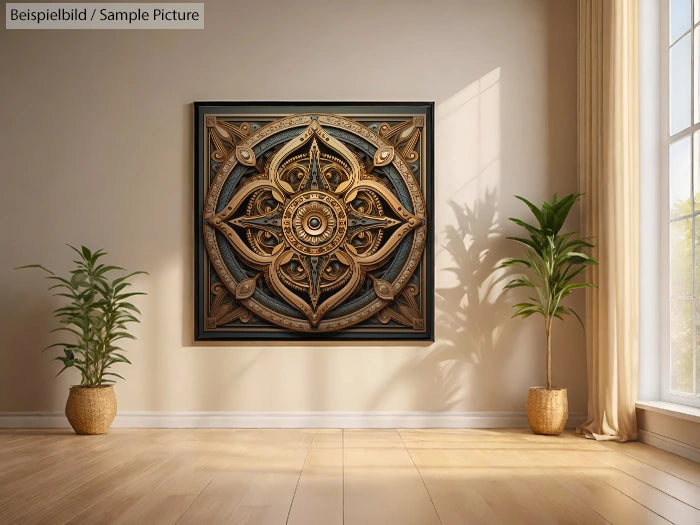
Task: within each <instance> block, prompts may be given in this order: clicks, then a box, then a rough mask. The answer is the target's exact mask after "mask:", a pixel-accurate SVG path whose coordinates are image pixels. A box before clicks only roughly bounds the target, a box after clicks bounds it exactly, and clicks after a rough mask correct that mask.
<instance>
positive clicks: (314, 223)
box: [282, 190, 347, 256]
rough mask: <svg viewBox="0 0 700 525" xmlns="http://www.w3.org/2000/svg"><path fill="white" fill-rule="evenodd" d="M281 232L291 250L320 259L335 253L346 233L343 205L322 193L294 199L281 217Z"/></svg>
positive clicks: (308, 193) (311, 192)
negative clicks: (327, 254)
mask: <svg viewBox="0 0 700 525" xmlns="http://www.w3.org/2000/svg"><path fill="white" fill-rule="evenodd" d="M282 231H283V232H284V236H285V239H286V240H287V242H289V244H290V245H291V247H292V248H294V249H295V250H296V251H297V252H299V253H301V254H304V255H311V256H319V255H325V254H326V253H330V252H332V251H333V250H335V249H336V248H337V247H338V246H340V245H341V243H342V242H343V240H344V239H345V234H346V233H347V215H346V214H345V209H344V207H343V205H342V204H341V202H340V201H339V200H338V199H337V198H336V197H335V196H333V195H331V194H330V193H327V192H325V191H321V190H318V191H317V190H312V191H306V192H304V193H301V194H299V195H297V196H296V197H294V198H293V199H292V200H291V201H289V203H288V204H287V206H286V207H285V209H284V212H283V214H282Z"/></svg>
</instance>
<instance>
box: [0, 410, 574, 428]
mask: <svg viewBox="0 0 700 525" xmlns="http://www.w3.org/2000/svg"><path fill="white" fill-rule="evenodd" d="M584 420H585V415H584V414H579V413H572V414H569V421H568V423H567V428H574V427H576V426H577V425H579V424H581V423H583V422H584ZM527 426H528V425H527V417H526V415H525V413H524V412H119V413H118V414H117V417H116V418H115V420H114V423H113V424H112V428H527ZM0 428H69V425H68V421H66V418H65V416H64V415H63V413H61V412H0Z"/></svg>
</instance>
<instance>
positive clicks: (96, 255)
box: [18, 245, 146, 386]
mask: <svg viewBox="0 0 700 525" xmlns="http://www.w3.org/2000/svg"><path fill="white" fill-rule="evenodd" d="M68 246H70V245H68ZM70 248H71V249H73V251H75V252H76V253H77V254H78V256H79V259H78V260H75V261H73V262H74V263H75V267H74V269H73V270H71V271H70V275H69V276H67V277H61V276H59V275H56V274H55V273H54V272H52V271H51V270H49V269H48V268H45V267H44V266H42V265H40V264H29V265H26V266H21V267H20V268H18V269H21V268H40V269H41V270H43V271H44V272H46V273H48V275H47V279H49V280H51V281H53V282H54V283H55V284H53V285H52V286H50V287H49V290H55V292H54V294H53V295H55V296H59V297H64V298H66V299H67V300H68V304H67V305H65V306H61V307H59V308H56V309H55V310H54V315H55V316H56V318H57V319H58V321H59V322H60V323H61V325H62V326H59V327H58V328H56V329H54V330H52V332H65V333H66V334H68V336H69V337H70V338H71V339H72V341H70V342H60V343H55V344H52V345H49V346H47V347H46V349H45V350H48V349H49V348H54V347H60V348H63V355H59V356H58V357H56V358H55V360H56V361H61V362H62V363H63V368H61V370H60V371H59V372H58V374H61V373H62V372H63V371H64V370H66V369H67V368H71V367H75V368H77V369H78V370H80V373H81V376H82V377H81V381H80V385H81V386H99V385H105V384H111V383H114V379H113V378H117V377H118V378H120V379H124V378H123V377H122V376H120V375H119V374H117V373H115V372H110V371H109V370H110V368H111V367H112V365H114V364H116V363H128V364H131V361H129V360H128V359H127V357H126V356H125V355H124V350H123V349H122V348H121V347H119V346H118V345H119V344H120V343H119V341H120V340H122V339H136V338H135V337H134V336H133V335H132V334H131V333H129V331H128V327H127V325H128V324H129V323H138V322H139V320H138V318H137V317H136V315H137V314H139V315H140V314H141V312H140V310H139V309H138V308H137V307H136V306H135V305H134V304H132V303H131V302H129V301H128V300H127V299H129V298H130V297H133V296H135V295H145V293H144V292H126V291H125V289H126V288H127V287H129V286H131V283H130V282H129V281H128V279H129V278H131V277H133V276H134V275H138V274H145V273H146V272H143V271H137V272H131V273H128V274H126V275H121V276H120V277H116V278H114V279H112V278H111V276H112V275H113V272H115V271H121V272H125V271H126V270H124V268H122V267H120V266H107V265H105V264H102V263H101V262H100V259H101V258H102V257H103V256H104V255H106V253H105V252H104V251H103V250H97V251H95V252H91V251H90V250H89V249H88V248H86V247H85V246H81V249H80V250H78V249H77V248H75V247H74V246H70Z"/></svg>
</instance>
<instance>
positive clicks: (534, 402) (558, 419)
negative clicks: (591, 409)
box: [525, 386, 569, 436]
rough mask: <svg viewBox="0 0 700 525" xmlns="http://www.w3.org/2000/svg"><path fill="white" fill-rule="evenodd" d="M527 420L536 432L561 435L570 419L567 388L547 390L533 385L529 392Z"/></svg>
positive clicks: (526, 410) (526, 408) (526, 409)
mask: <svg viewBox="0 0 700 525" xmlns="http://www.w3.org/2000/svg"><path fill="white" fill-rule="evenodd" d="M525 412H526V413H527V422H528V423H529V424H530V428H531V429H532V431H533V432H534V433H535V434H548V435H553V436H556V435H559V434H561V433H562V432H563V431H564V428H565V427H566V420H567V419H569V400H568V397H567V395H566V388H552V389H551V390H547V389H546V388H544V387H541V386H533V387H531V388H530V390H529V392H528V393H527V405H526V407H525Z"/></svg>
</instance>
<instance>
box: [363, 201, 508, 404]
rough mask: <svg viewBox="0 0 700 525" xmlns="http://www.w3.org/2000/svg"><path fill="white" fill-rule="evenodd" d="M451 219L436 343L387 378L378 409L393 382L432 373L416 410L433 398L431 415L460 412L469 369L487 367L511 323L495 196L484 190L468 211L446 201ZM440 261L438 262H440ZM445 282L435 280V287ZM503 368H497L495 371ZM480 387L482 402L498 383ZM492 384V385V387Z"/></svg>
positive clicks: (376, 399) (439, 293) (439, 295)
mask: <svg viewBox="0 0 700 525" xmlns="http://www.w3.org/2000/svg"><path fill="white" fill-rule="evenodd" d="M448 205H449V207H450V208H451V210H452V213H453V214H454V223H453V224H449V225H447V226H446V227H445V228H444V229H443V230H442V232H441V233H442V237H443V241H442V242H440V241H438V245H441V246H442V248H443V249H444V250H445V251H446V252H447V254H448V255H449V258H450V259H451V261H452V265H451V266H448V267H442V268H440V267H438V269H437V271H438V272H446V273H449V274H451V279H450V280H452V281H453V282H454V284H453V285H451V286H446V287H442V288H440V287H436V289H435V324H436V342H435V344H434V345H433V346H432V347H431V348H430V350H429V353H428V354H427V355H424V354H421V356H422V357H421V358H419V359H416V360H412V361H410V362H409V363H407V364H406V365H405V366H404V367H402V368H400V369H399V370H397V372H396V373H395V374H394V377H393V378H389V379H388V380H387V381H386V382H385V385H386V387H385V388H383V389H381V390H380V391H378V392H376V393H375V395H374V396H373V401H374V403H372V406H374V405H375V404H377V403H378V402H379V400H381V399H382V396H383V395H384V394H386V393H387V392H388V391H389V390H390V389H391V385H394V384H395V381H396V380H399V379H401V380H406V378H407V376H409V377H413V376H414V375H415V376H419V375H424V374H425V373H426V370H432V371H433V377H432V379H431V381H430V382H425V381H424V380H422V381H419V382H418V384H423V385H425V387H424V388H425V389H426V390H425V391H417V392H416V393H415V399H414V402H415V406H420V404H421V403H422V402H423V403H424V400H425V399H434V400H437V401H436V403H437V402H439V403H440V404H439V406H434V407H430V409H434V410H455V409H457V410H459V409H464V402H465V401H466V400H468V399H471V397H470V394H469V392H466V391H465V388H467V387H468V388H470V389H472V388H473V387H474V385H471V384H470V382H473V381H471V380H470V377H472V378H473V377H474V376H473V375H472V374H470V373H469V370H468V367H469V366H476V367H481V366H487V367H488V365H487V364H486V362H487V361H492V359H486V356H487V355H489V354H492V353H493V352H494V350H496V349H497V348H498V343H499V339H500V335H501V327H502V325H503V324H504V323H505V322H506V321H508V320H509V318H510V314H511V312H510V310H511V308H510V305H509V304H508V303H507V301H506V300H505V298H504V297H503V296H502V294H501V290H502V284H501V281H502V280H503V277H502V274H503V271H502V270H500V269H499V266H500V263H501V257H499V256H498V255H497V254H498V253H501V252H502V249H500V248H499V247H500V246H501V245H502V244H505V242H504V240H505V237H504V236H503V234H502V233H501V232H500V226H499V224H498V222H497V205H496V191H495V190H491V191H489V190H488V189H487V190H486V193H485V194H484V196H483V197H482V198H479V199H477V200H476V201H475V202H474V203H473V204H472V205H471V206H469V205H468V204H466V203H464V204H458V203H456V202H454V201H448ZM439 259H440V258H438V260H439ZM441 280H442V281H446V280H447V279H444V278H443V279H440V278H438V279H437V282H438V283H439V282H440V281H441ZM500 366H502V363H499V367H500ZM480 376H483V377H484V384H482V385H479V387H478V388H479V389H480V392H481V393H483V394H485V396H484V397H485V398H490V397H492V396H490V395H489V394H490V393H491V392H489V388H493V389H494V391H495V390H497V389H498V386H497V385H496V384H494V383H498V381H491V380H488V378H489V377H493V376H492V375H491V374H480ZM490 384H491V386H490Z"/></svg>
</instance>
